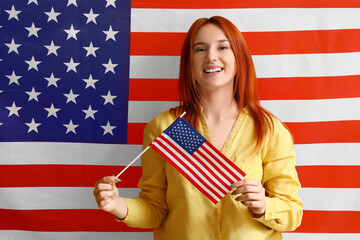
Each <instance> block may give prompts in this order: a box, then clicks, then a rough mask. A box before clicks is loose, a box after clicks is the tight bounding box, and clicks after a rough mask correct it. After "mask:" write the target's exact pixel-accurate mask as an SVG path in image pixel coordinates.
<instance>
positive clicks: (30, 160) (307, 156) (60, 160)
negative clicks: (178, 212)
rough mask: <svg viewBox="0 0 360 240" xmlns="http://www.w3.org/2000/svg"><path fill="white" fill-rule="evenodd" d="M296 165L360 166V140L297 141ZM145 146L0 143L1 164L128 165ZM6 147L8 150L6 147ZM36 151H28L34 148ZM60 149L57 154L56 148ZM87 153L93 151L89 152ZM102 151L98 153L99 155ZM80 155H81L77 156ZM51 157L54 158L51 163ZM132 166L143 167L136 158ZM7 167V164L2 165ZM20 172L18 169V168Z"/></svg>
mask: <svg viewBox="0 0 360 240" xmlns="http://www.w3.org/2000/svg"><path fill="white" fill-rule="evenodd" d="M294 147H295V152H296V164H297V166H313V165H320V166H326V165H332V166H341V165H343V166H349V165H350V166H351V165H354V166H355V165H359V164H360V162H359V158H358V156H360V143H321V144H295V146H294ZM74 148H76V149H82V150H83V151H82V152H83V157H79V156H78V155H76V156H74V157H73V160H72V161H71V159H69V158H70V156H69V152H71V151H74ZM141 148H142V145H130V144H128V145H107V144H106V145H105V144H87V143H71V144H68V143H50V142H48V143H41V146H39V145H38V144H36V143H34V142H23V143H21V148H19V143H17V142H11V143H0V149H1V150H2V151H1V152H2V156H1V157H2V159H1V164H0V165H27V164H29V165H41V164H45V165H49V167H50V165H53V164H54V165H58V164H64V165H81V164H84V165H107V166H114V168H116V169H117V168H118V166H125V165H127V164H128V163H129V162H130V160H131V159H133V158H134V156H136V155H137V154H138V153H139V152H141ZM5 149H6V150H5ZM34 149H37V150H36V152H32V154H29V152H31V150H34ZM56 149H58V150H59V149H60V151H59V153H57V154H56V155H54V154H53V153H54V151H55V150H56ZM85 153H91V154H86V155H85ZM97 154H99V155H97ZM77 157H78V158H77ZM49 159H52V160H53V161H51V162H49ZM132 166H140V161H136V162H135V163H134V164H133V165H132ZM2 167H4V166H2ZM16 171H17V170H16Z"/></svg>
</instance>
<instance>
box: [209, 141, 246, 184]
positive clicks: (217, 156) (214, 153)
mask: <svg viewBox="0 0 360 240" xmlns="http://www.w3.org/2000/svg"><path fill="white" fill-rule="evenodd" d="M203 146H204V148H206V149H207V150H208V151H210V152H211V153H212V154H213V155H214V156H215V157H216V158H217V159H220V160H221V162H222V163H223V164H224V165H225V166H226V167H227V168H228V169H230V171H232V172H233V174H230V175H236V176H238V177H239V178H240V179H243V177H244V176H243V175H241V174H240V173H239V172H238V171H237V170H236V169H235V168H233V167H232V166H231V165H230V164H229V163H228V162H227V159H225V158H223V157H222V156H220V154H218V153H217V152H216V151H215V150H213V149H212V148H211V147H210V146H209V145H208V144H207V143H206V142H205V143H204V144H203Z"/></svg>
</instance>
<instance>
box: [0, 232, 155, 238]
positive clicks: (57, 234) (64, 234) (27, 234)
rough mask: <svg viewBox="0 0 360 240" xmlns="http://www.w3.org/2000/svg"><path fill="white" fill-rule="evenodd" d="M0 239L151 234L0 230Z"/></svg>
mask: <svg viewBox="0 0 360 240" xmlns="http://www.w3.org/2000/svg"><path fill="white" fill-rule="evenodd" d="M0 239H4V240H5V239H6V240H15V239H26V240H49V239H51V240H64V239H66V240H84V239H86V240H99V239H101V240H116V239H126V240H148V239H153V233H152V232H37V231H36V232H32V231H18V230H0Z"/></svg>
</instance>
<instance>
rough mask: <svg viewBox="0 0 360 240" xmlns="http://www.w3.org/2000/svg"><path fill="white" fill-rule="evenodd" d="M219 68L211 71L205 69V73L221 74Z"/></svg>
mask: <svg viewBox="0 0 360 240" xmlns="http://www.w3.org/2000/svg"><path fill="white" fill-rule="evenodd" d="M221 71H222V69H221V68H212V69H205V72H206V73H214V72H221Z"/></svg>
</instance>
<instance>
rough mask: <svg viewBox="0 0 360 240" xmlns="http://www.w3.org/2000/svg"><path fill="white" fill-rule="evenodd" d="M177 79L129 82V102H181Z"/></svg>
mask: <svg viewBox="0 0 360 240" xmlns="http://www.w3.org/2000/svg"><path fill="white" fill-rule="evenodd" d="M179 99H180V97H179V91H178V80H177V79H134V78H131V79H130V81H129V101H179Z"/></svg>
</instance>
